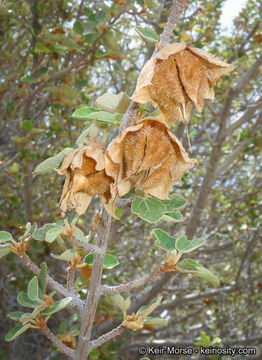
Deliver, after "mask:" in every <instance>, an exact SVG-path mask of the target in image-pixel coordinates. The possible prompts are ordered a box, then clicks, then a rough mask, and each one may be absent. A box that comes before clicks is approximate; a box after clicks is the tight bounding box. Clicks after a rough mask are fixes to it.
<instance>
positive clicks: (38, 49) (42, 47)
mask: <svg viewBox="0 0 262 360" xmlns="http://www.w3.org/2000/svg"><path fill="white" fill-rule="evenodd" d="M34 52H35V53H45V52H50V49H48V47H46V46H45V45H44V44H41V43H36V45H35V48H34Z"/></svg>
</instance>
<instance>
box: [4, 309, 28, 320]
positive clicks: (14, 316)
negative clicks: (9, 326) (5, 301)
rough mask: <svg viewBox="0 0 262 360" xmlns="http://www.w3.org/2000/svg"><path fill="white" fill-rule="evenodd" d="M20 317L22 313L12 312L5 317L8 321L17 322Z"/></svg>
mask: <svg viewBox="0 0 262 360" xmlns="http://www.w3.org/2000/svg"><path fill="white" fill-rule="evenodd" d="M22 315H24V313H23V312H22V311H13V312H11V313H10V314H8V315H7V317H9V319H12V320H15V321H19V320H20V318H21V316H22Z"/></svg>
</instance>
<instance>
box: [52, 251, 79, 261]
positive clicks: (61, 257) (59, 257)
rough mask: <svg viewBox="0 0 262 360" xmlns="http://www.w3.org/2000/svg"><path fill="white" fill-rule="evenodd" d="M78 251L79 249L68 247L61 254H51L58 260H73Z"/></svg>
mask: <svg viewBox="0 0 262 360" xmlns="http://www.w3.org/2000/svg"><path fill="white" fill-rule="evenodd" d="M76 253H77V250H74V249H68V250H66V251H64V252H63V253H62V254H60V255H55V254H51V256H52V257H53V258H55V259H57V260H63V261H71V260H73V258H74V256H75V254H76Z"/></svg>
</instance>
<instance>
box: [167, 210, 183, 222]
mask: <svg viewBox="0 0 262 360" xmlns="http://www.w3.org/2000/svg"><path fill="white" fill-rule="evenodd" d="M162 220H165V221H167V222H169V223H176V222H179V221H182V220H183V215H182V214H181V212H180V211H175V212H172V213H167V214H164V215H163V217H162Z"/></svg>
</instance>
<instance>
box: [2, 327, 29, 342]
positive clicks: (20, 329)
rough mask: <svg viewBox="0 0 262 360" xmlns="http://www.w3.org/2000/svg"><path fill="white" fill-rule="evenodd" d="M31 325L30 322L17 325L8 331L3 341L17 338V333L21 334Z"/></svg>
mask: <svg viewBox="0 0 262 360" xmlns="http://www.w3.org/2000/svg"><path fill="white" fill-rule="evenodd" d="M30 327H32V324H26V325H25V326H23V325H22V326H17V327H15V328H13V329H11V330H9V331H8V333H7V334H6V336H5V341H12V340H14V339H15V338H17V337H18V336H19V335H21V334H23V333H24V332H25V331H26V330H27V329H29V328H30Z"/></svg>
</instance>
